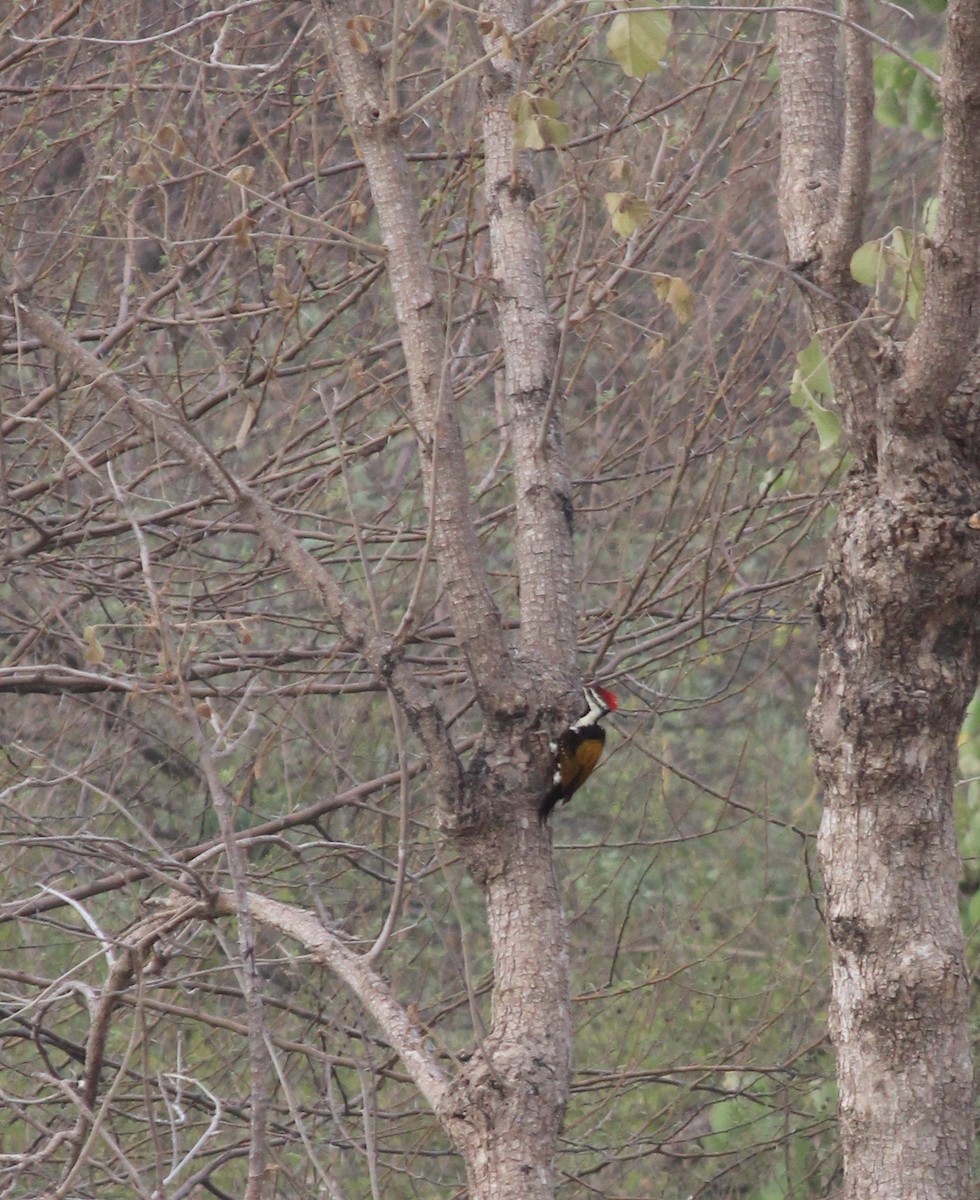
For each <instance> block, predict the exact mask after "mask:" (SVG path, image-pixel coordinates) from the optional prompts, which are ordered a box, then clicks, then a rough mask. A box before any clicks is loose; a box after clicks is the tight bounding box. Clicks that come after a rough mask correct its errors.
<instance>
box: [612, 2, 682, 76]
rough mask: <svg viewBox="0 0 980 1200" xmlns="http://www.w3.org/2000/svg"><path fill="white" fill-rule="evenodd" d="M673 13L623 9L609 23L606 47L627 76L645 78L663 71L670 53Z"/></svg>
mask: <svg viewBox="0 0 980 1200" xmlns="http://www.w3.org/2000/svg"><path fill="white" fill-rule="evenodd" d="M670 25H671V17H670V13H665V12H652V11H650V10H649V9H647V10H646V11H644V12H622V13H620V14H619V16H618V17H616V19H615V20H614V21H613V23H612V24H611V25H610V26H609V33H608V34H607V35H606V46H607V48H608V50H609V54H610V57H611V58H612V59H613V60H614V61H615V62H617V63H619V65H620V66H621V67H622V69H623V72H624V73H625V74H626V75H630V76H632V77H633V78H634V79H642V78H643V76H644V75H649V74H651V73H652V72H654V71H659V70H660V68H661V66H662V65H663V58H664V55H665V54H666V53H667V39H668V38H669V37H670Z"/></svg>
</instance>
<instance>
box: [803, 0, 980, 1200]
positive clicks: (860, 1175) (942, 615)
mask: <svg viewBox="0 0 980 1200" xmlns="http://www.w3.org/2000/svg"><path fill="white" fill-rule="evenodd" d="M813 7H822V6H819V5H818V6H813ZM826 11H827V13H828V14H830V13H831V12H833V10H832V9H831V8H830V7H829V6H827V8H826ZM844 15H845V17H846V18H847V19H848V20H850V21H852V22H857V23H860V24H865V23H866V20H867V13H866V10H865V8H864V6H863V5H862V4H856V3H855V4H851V5H849V6H848V7H847V8H846V9H845V14H844ZM842 38H843V40H844V41H845V43H846V54H845V56H844V63H845V67H844V72H845V73H844V75H843V76H842V75H841V74H840V72H839V68H838V62H839V61H840V59H839V58H838V55H837V50H838V45H839V42H840V41H841V39H842ZM780 55H781V62H782V100H781V103H782V116H783V163H782V172H781V180H780V214H781V218H782V222H783V228H784V231H785V234H786V240H787V244H788V247H789V255H790V260H791V264H792V265H793V266H794V268H795V269H796V270H798V271H799V272H800V273H801V276H803V277H804V287H803V289H802V292H803V295H804V298H805V300H806V303H807V307H808V309H809V311H810V314H811V317H812V319H813V322H814V325H815V327H816V329H817V331H818V333H819V334H820V336H821V339H822V342H823V345H824V348H825V350H826V352H827V354H828V357H829V360H830V363H831V368H832V373H833V376H834V381H835V384H836V388H837V395H838V399H839V400H840V402H841V405H842V411H843V414H844V418H845V422H846V424H847V428H848V431H849V433H850V436H851V442H852V446H853V448H854V452H855V465H854V467H853V469H852V471H851V474H850V476H849V478H848V479H847V481H846V482H845V484H844V487H843V489H842V495H841V499H840V507H839V511H838V517H837V522H836V526H835V529H834V533H833V536H832V538H831V542H830V546H829V548H828V554H827V562H826V566H825V569H824V573H823V579H822V582H821V585H820V588H819V590H818V595H817V602H816V614H817V622H818V626H819V631H820V635H819V636H820V652H821V654H820V666H819V673H818V683H817V689H816V694H815V697H814V700H813V704H812V706H811V710H810V725H811V736H812V740H813V747H814V753H815V763H816V767H817V771H818V773H819V776H820V778H821V781H822V782H823V785H824V789H825V799H826V808H825V813H824V818H823V821H822V823H821V828H820V835H819V852H820V860H821V865H822V870H823V876H824V881H825V885H826V890H827V902H826V917H827V927H828V933H829V937H830V943H831V951H832V966H831V970H832V1004H831V1033H832V1036H833V1039H834V1043H835V1046H836V1050H837V1059H838V1080H839V1106H840V1134H841V1142H842V1147H843V1154H844V1191H843V1194H844V1196H845V1197H847V1198H848V1200H871V1198H882V1200H884V1198H886V1197H887V1198H888V1200H893V1198H896V1197H902V1200H927V1198H928V1200H936V1198H938V1197H943V1198H944V1200H967V1198H968V1197H971V1196H973V1194H974V1192H973V1187H972V1184H971V1181H970V1169H971V1145H972V1144H971V1138H972V1124H973V1118H972V1095H973V1083H972V1070H971V1062H970V1045H969V1036H968V1033H969V1031H968V1027H967V1003H968V976H967V971H966V965H965V961H964V946H963V935H962V930H961V927H960V921H959V915H958V908H957V878H958V871H959V862H958V857H957V851H956V841H955V828H954V822H953V810H952V786H953V772H954V767H955V762H956V742H957V735H958V731H959V727H960V724H961V721H962V717H963V713H964V711H965V708H966V705H967V703H968V702H969V700H970V699H971V697H972V696H973V694H974V691H975V689H976V685H977V673H978V667H980V620H978V614H980V603H978V601H980V539H978V533H977V531H976V530H975V529H974V528H973V525H972V524H971V522H970V517H971V514H972V513H973V510H974V509H975V508H977V507H980V454H978V448H977V440H976V435H975V433H976V427H977V420H978V418H980V404H978V392H977V381H978V372H977V370H976V367H975V366H971V364H970V363H969V353H970V351H971V348H972V347H973V346H974V345H975V343H976V338H977V308H978V297H977V250H978V234H980V223H978V222H980V111H978V105H980V6H978V5H977V4H976V3H975V2H972V0H971V2H970V3H955V2H954V3H953V4H951V5H950V8H949V15H948V43H947V50H946V62H945V67H944V82H943V102H944V120H945V133H944V142H943V149H942V166H941V171H940V203H941V211H942V213H943V216H942V218H941V220H940V227H939V229H938V230H937V235H936V238H935V242H934V245H933V246H932V248H931V252H930V255H929V262H928V267H927V298H926V300H925V304H924V307H923V312H922V316H921V319H920V321H919V323H918V325H917V327H916V329H915V331H914V333H913V334H912V337H911V339H910V341H909V342H908V344H907V345H906V346H904V347H902V346H899V345H896V344H895V343H893V342H892V341H891V340H890V339H888V338H886V337H884V336H880V337H879V338H877V339H876V338H874V336H873V335H872V333H871V326H870V323H869V322H868V321H867V320H866V319H865V320H859V319H858V318H860V317H861V316H862V312H861V310H862V308H863V306H864V303H865V298H864V297H862V296H861V295H860V293H859V291H858V290H857V289H856V288H855V286H854V284H853V282H852V281H851V280H850V279H849V277H848V273H847V263H848V262H849V259H850V255H851V253H852V252H853V250H854V249H855V248H856V246H857V244H858V243H859V241H860V220H859V216H860V211H861V209H862V208H863V206H864V204H865V203H866V189H867V163H868V161H869V160H870V133H871V121H870V101H871V78H870V64H869V61H868V56H867V54H866V52H863V53H862V51H861V47H860V45H859V35H855V33H854V32H853V30H852V31H849V32H847V33H845V34H842V33H841V26H840V25H839V24H835V23H832V21H831V20H830V19H828V18H827V17H821V16H820V15H815V14H813V13H810V14H805V15H801V14H792V13H784V14H782V15H781V17H780Z"/></svg>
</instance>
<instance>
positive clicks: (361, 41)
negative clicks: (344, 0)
mask: <svg viewBox="0 0 980 1200" xmlns="http://www.w3.org/2000/svg"><path fill="white" fill-rule="evenodd" d="M373 24H374V22H373V21H372V19H371V18H370V17H366V16H363V15H359V16H356V17H351V19H350V20H349V21H348V22H347V31H348V33H349V34H350V44H351V45H352V46H353V47H354V49H355V50H356V51H357V53H358V54H368V53H369V52H370V50H371V46H370V44H369V43H368V40H367V37H366V36H365V35H366V34H370V32H371V26H372V25H373Z"/></svg>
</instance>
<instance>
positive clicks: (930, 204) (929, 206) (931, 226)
mask: <svg viewBox="0 0 980 1200" xmlns="http://www.w3.org/2000/svg"><path fill="white" fill-rule="evenodd" d="M938 220H939V197H938V196H930V197H929V199H928V200H927V201H926V202H925V204H923V206H922V232H923V233H924V234H925V235H926V237H927V238H931V237H934V236H935V233H936V223H937V221H938Z"/></svg>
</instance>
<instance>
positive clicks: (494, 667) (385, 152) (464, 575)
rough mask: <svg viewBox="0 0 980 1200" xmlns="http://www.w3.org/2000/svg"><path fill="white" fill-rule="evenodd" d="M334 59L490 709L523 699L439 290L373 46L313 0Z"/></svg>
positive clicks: (453, 599) (454, 582)
mask: <svg viewBox="0 0 980 1200" xmlns="http://www.w3.org/2000/svg"><path fill="white" fill-rule="evenodd" d="M316 7H317V10H318V11H319V13H320V20H321V24H322V27H323V31H324V33H325V35H326V40H327V43H328V46H329V50H330V53H331V55H332V57H333V59H334V62H335V63H336V68H337V75H338V78H339V81H340V86H341V89H342V96H343V101H344V107H345V109H346V111H347V115H348V119H349V120H350V124H351V130H352V134H353V136H354V139H355V141H356V144H357V149H358V151H359V152H360V155H361V157H362V159H363V161H364V166H365V169H366V171H367V175H368V179H369V181H370V183H371V194H372V196H373V198H374V202H375V204H376V206H377V210H378V219H379V221H380V224H381V232H382V240H383V242H384V245H385V248H386V250H387V252H388V277H389V279H390V281H391V286H392V292H393V295H394V301H395V309H396V313H397V318H398V326H399V330H400V332H401V338H402V348H403V350H404V354H405V361H406V364H407V366H408V376H409V384H410V392H411V403H412V410H413V416H414V421H415V425H416V427H417V429H418V432H419V455H420V458H421V462H422V471H423V480H424V483H425V493H426V502H427V503H428V504H429V505H430V506H431V509H432V524H433V535H434V544H435V551H436V558H437V561H438V565H439V569H440V573H441V575H442V579H443V581H444V583H445V587H446V592H447V594H448V598H449V602H450V604H451V606H452V611H453V621H454V624H455V626H456V635H457V637H458V639H459V642H460V645H461V646H462V649H463V652H464V653H465V655H466V657H467V661H468V662H469V664H470V668H471V670H472V673H473V679H474V682H475V684H476V687H477V691H478V693H479V694H480V696H481V700H482V702H483V703H484V704H485V705H487V706H488V707H489V708H490V709H492V710H497V711H511V710H512V709H513V708H514V707H515V705H519V704H520V701H519V699H518V697H516V696H515V695H514V683H515V677H514V674H513V672H512V671H511V670H509V669H508V664H509V662H510V653H509V650H508V647H507V643H506V641H505V640H504V636H503V630H502V627H501V622H500V616H499V613H498V612H497V607H496V604H495V603H494V600H493V596H492V594H491V592H490V588H489V586H488V583H487V579H486V575H485V571H484V556H483V553H482V551H481V549H480V545H479V542H478V540H477V537H476V531H475V528H474V524H473V519H472V516H471V512H470V497H469V488H468V484H467V478H466V464H465V456H464V453H463V443H462V437H461V434H460V429H459V422H458V420H457V417H456V413H455V410H454V406H453V399H452V396H451V394H450V389H449V387H448V378H447V372H446V370H445V364H444V359H445V353H446V345H445V343H446V337H445V322H444V319H443V313H442V306H441V304H440V302H439V299H438V296H439V289H438V287H437V286H436V281H435V279H434V277H433V274H432V270H431V268H430V267H429V263H428V259H427V254H426V240H425V237H424V235H423V233H422V228H421V225H420V223H419V217H418V210H419V200H418V196H417V194H416V189H415V187H414V184H413V182H412V179H411V175H410V173H409V169H408V163H407V160H406V157H405V150H404V147H403V145H402V144H401V141H400V139H399V136H398V125H397V120H396V116H395V114H394V113H392V112H389V111H388V102H387V88H386V86H385V80H384V78H383V76H382V73H381V70H380V67H379V65H378V63H377V62H376V61H375V59H374V57H373V55H372V53H371V51H370V49H369V48H368V49H365V48H363V47H359V46H358V45H356V44H355V42H356V39H355V38H354V37H353V36H352V28H353V26H352V22H353V21H354V19H355V16H356V10H355V9H354V6H353V5H352V4H350V3H348V0H317V5H316Z"/></svg>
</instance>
